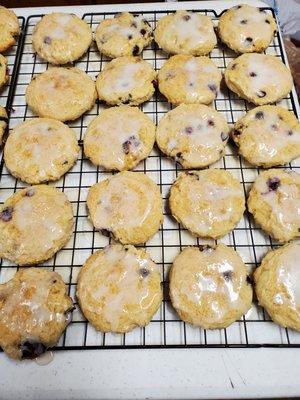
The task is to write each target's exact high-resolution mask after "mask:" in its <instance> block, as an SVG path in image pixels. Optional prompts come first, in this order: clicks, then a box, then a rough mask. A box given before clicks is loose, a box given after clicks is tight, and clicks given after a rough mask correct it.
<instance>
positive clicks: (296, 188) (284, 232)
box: [248, 169, 300, 242]
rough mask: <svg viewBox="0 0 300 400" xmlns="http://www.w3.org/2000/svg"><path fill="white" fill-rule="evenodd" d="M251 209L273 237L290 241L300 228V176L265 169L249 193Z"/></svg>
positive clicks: (291, 172) (249, 206)
mask: <svg viewBox="0 0 300 400" xmlns="http://www.w3.org/2000/svg"><path fill="white" fill-rule="evenodd" d="M248 209H249V211H250V212H251V213H252V214H253V217H254V219H255V221H256V222H257V223H258V224H259V225H260V226H261V227H262V229H263V230H264V231H266V232H267V233H268V234H269V235H270V236H272V237H273V238H274V239H276V240H278V241H280V242H287V241H288V240H291V239H293V238H294V237H296V236H298V235H299V231H300V175H299V174H297V173H296V172H293V171H289V172H287V171H283V170H281V169H270V170H268V171H264V172H262V173H261V174H260V175H259V176H258V177H257V179H256V180H255V182H254V183H253V186H252V188H251V190H250V193H249V198H248Z"/></svg>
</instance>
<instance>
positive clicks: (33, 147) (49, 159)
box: [4, 118, 79, 184]
mask: <svg viewBox="0 0 300 400" xmlns="http://www.w3.org/2000/svg"><path fill="white" fill-rule="evenodd" d="M78 154H79V146H78V144H77V139H76V135H75V133H74V132H73V131H72V130H71V129H70V128H69V127H68V126H67V125H65V124H63V123H62V122H60V121H57V120H55V119H49V118H34V119H28V120H26V121H25V122H22V123H21V124H19V125H17V126H16V127H15V128H14V129H13V130H12V131H11V132H10V134H9V136H8V139H7V141H6V144H5V148H4V161H5V164H6V167H7V169H8V170H9V171H10V173H11V174H12V175H14V176H15V177H16V178H19V179H21V180H22V181H24V182H27V183H30V184H37V183H41V182H47V181H55V180H57V179H59V178H60V177H61V176H62V175H64V174H65V173H66V172H67V171H68V170H69V169H70V168H71V167H72V166H73V165H74V164H75V162H76V160H77V158H78Z"/></svg>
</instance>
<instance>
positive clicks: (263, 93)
mask: <svg viewBox="0 0 300 400" xmlns="http://www.w3.org/2000/svg"><path fill="white" fill-rule="evenodd" d="M256 95H257V97H260V98H262V97H266V95H267V93H266V92H265V91H264V90H260V91H259V92H257V93H256Z"/></svg>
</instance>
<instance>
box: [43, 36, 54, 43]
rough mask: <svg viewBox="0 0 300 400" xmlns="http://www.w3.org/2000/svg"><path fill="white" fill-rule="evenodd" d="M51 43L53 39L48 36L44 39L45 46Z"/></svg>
mask: <svg viewBox="0 0 300 400" xmlns="http://www.w3.org/2000/svg"><path fill="white" fill-rule="evenodd" d="M51 42H52V40H51V37H49V36H46V37H45V38H44V43H45V44H50V43H51Z"/></svg>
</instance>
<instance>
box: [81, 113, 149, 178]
mask: <svg viewBox="0 0 300 400" xmlns="http://www.w3.org/2000/svg"><path fill="white" fill-rule="evenodd" d="M154 141H155V125H154V123H153V122H152V121H151V119H150V118H149V117H147V116H146V115H145V114H144V113H143V112H142V111H140V110H139V109H138V108H136V107H129V106H119V107H111V108H108V109H106V110H104V111H102V112H101V113H100V115H98V117H96V118H95V119H94V120H93V121H92V122H91V123H90V124H89V126H88V128H87V131H86V134H85V136H84V140H83V145H84V153H85V155H86V157H87V158H89V159H90V160H91V161H92V163H93V164H95V165H97V166H102V167H104V168H105V169H107V170H110V171H112V170H117V171H123V170H128V169H132V168H134V167H135V166H136V165H137V164H138V163H139V162H140V161H141V160H143V159H145V158H146V157H147V156H148V155H149V154H150V152H151V150H152V148H153V145H154Z"/></svg>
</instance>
